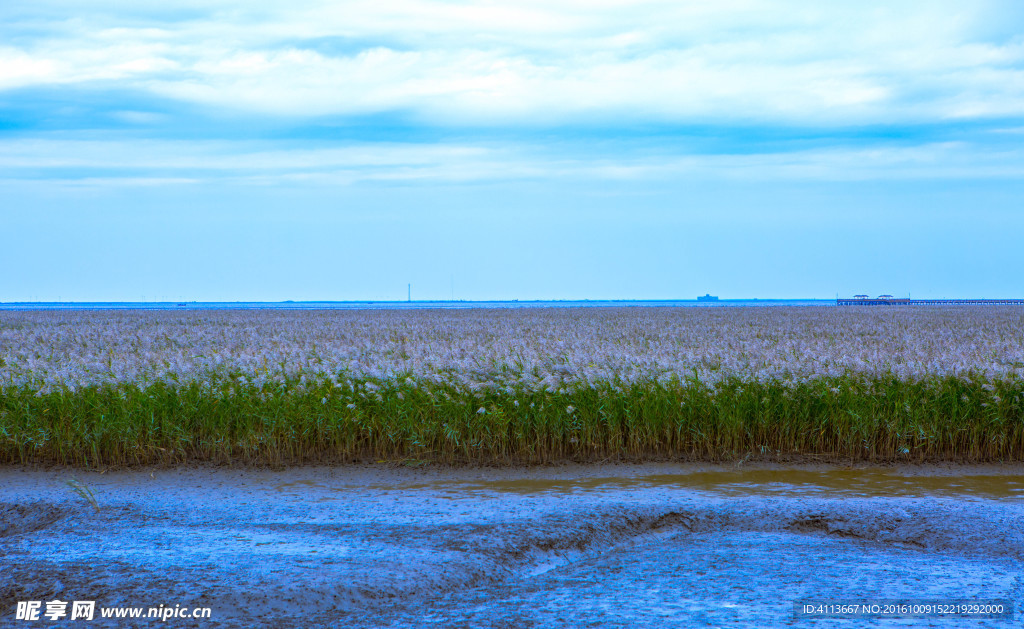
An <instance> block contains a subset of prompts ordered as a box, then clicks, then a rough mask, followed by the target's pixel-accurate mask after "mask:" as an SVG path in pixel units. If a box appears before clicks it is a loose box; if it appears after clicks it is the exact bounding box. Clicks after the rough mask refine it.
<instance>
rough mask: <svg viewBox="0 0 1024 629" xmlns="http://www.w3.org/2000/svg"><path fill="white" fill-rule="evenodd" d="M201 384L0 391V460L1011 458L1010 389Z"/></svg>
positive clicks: (1020, 444)
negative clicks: (511, 389)
mask: <svg viewBox="0 0 1024 629" xmlns="http://www.w3.org/2000/svg"><path fill="white" fill-rule="evenodd" d="M211 382H212V384H205V385H199V384H190V385H183V386H177V387H172V386H168V385H165V384H159V383H158V384H152V385H149V386H145V387H140V386H136V385H112V386H102V387H91V388H83V389H78V390H77V391H75V392H70V391H54V392H50V393H45V394H40V393H38V392H37V391H35V390H33V389H30V388H27V387H25V388H6V389H3V390H0V463H2V464H61V465H72V466H79V467H87V468H88V467H108V466H124V465H128V466H130V465H139V464H153V463H181V462H198V461H203V462H214V463H237V464H270V465H287V464H300V463H311V462H337V463H340V462H350V461H366V460H382V459H384V460H395V461H397V460H415V461H418V462H424V461H429V462H441V463H450V464H467V463H469V464H510V463H550V462H559V461H600V460H629V461H640V460H661V459H669V458H685V459H691V460H715V461H718V460H742V459H744V458H745V457H749V456H754V457H755V458H778V457H782V458H785V457H792V456H801V455H817V456H825V457H834V458H841V459H853V460H872V461H894V460H904V461H938V460H953V461H962V462H981V461H1010V460H1022V459H1024V382H1022V381H1020V380H1016V379H1014V380H999V381H993V382H987V381H984V380H982V379H980V378H975V379H970V378H957V377H946V378H934V379H927V380H916V381H905V380H899V379H897V378H895V377H882V378H874V377H872V378H865V377H859V376H856V375H847V376H843V377H838V378H822V379H817V380H813V381H809V382H806V383H802V384H795V385H794V384H792V383H790V384H783V383H781V382H751V381H743V380H740V379H733V380H729V381H726V382H724V383H720V384H719V385H718V386H717V387H715V388H711V387H708V386H705V385H703V384H701V383H700V382H696V381H679V380H674V381H671V382H668V383H662V384H658V383H645V384H635V385H617V384H615V383H606V384H604V385H598V386H596V387H595V388H579V389H575V390H570V391H568V392H564V393H558V392H550V391H526V390H519V391H514V392H513V393H509V392H507V391H494V390H485V391H481V392H475V393H473V392H469V391H466V390H463V389H457V388H452V387H446V386H443V385H438V384H427V383H423V382H419V383H416V382H414V381H412V379H408V380H406V379H404V378H399V379H397V380H396V381H394V382H368V381H351V380H350V381H344V380H343V381H342V382H343V384H342V386H340V387H339V386H335V385H333V384H331V383H330V382H326V381H323V382H317V381H314V382H313V383H308V382H305V383H304V382H300V381H298V380H289V381H286V382H284V383H282V384H276V385H268V386H262V387H254V386H252V385H247V384H245V383H244V381H242V380H239V377H238V376H230V377H220V378H219V379H217V380H214V381H211ZM368 384H369V385H370V386H371V387H372V386H378V387H379V389H378V390H377V391H373V390H368V389H367V385H368ZM350 405H354V408H351V407H350ZM479 409H483V412H482V413H481V412H479Z"/></svg>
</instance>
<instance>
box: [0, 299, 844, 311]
mask: <svg viewBox="0 0 1024 629" xmlns="http://www.w3.org/2000/svg"><path fill="white" fill-rule="evenodd" d="M835 304H836V302H835V300H834V299H721V300H718V301H697V300H696V299H674V300H653V299H652V300H643V299H635V300H634V299H625V300H566V301H557V300H556V301H189V302H173V301H171V302H164V301H103V302H100V301H97V302H85V301H79V302H9V303H4V302H0V310H414V309H460V308H735V307H769V306H835Z"/></svg>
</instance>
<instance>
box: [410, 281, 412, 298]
mask: <svg viewBox="0 0 1024 629" xmlns="http://www.w3.org/2000/svg"><path fill="white" fill-rule="evenodd" d="M409 301H412V283H411V282H410V283H409Z"/></svg>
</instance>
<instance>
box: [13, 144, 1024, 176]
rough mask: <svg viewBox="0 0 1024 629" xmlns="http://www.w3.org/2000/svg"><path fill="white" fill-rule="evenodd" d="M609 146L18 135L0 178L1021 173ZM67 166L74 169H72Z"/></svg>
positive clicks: (1003, 155)
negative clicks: (291, 144)
mask: <svg viewBox="0 0 1024 629" xmlns="http://www.w3.org/2000/svg"><path fill="white" fill-rule="evenodd" d="M623 148H626V149H628V148H629V147H628V146H626V147H622V146H606V147H604V148H603V149H600V150H592V151H584V150H579V147H575V149H574V150H573V151H572V152H571V153H564V152H558V150H557V149H553V148H551V147H545V146H541V145H530V144H515V145H503V146H500V147H498V146H483V145H469V144H462V145H460V144H411V143H390V144H385V143H362V144H352V145H347V146H341V147H321V148H310V147H302V148H291V149H287V148H281V147H279V146H275V145H273V144H266V143H259V142H211V141H204V142H194V141H180V140H179V141H166V140H161V141H157V140H148V141H132V142H118V141H69V140H40V139H35V140H11V141H7V142H3V143H0V177H2V178H3V179H5V180H7V181H14V180H18V179H21V180H40V181H42V182H43V183H45V184H46V185H50V184H53V183H61V182H63V183H74V184H75V185H84V184H92V183H95V182H101V183H103V184H104V185H108V186H109V185H115V184H117V182H119V181H121V182H124V183H125V184H126V185H139V182H143V183H145V184H147V185H153V184H159V183H165V184H181V183H194V182H198V181H218V180H219V181H228V182H233V183H241V184H255V185H271V184H282V183H285V184H288V183H297V184H303V185H348V184H353V183H357V182H373V181H377V182H406V183H418V182H420V183H431V184H433V183H446V182H447V183H463V182H490V181H510V180H523V179H529V180H538V181H539V180H544V181H555V182H557V181H569V180H577V181H583V180H587V181H602V180H618V181H628V182H659V181H660V182H665V181H679V180H683V179H691V180H709V179H712V180H721V181H732V180H744V181H779V180H785V181H862V180H896V179H946V178H981V179H983V178H1021V177H1024V149H1022V148H1019V147H1014V148H1009V149H1003V150H991V149H984V148H979V147H977V146H974V145H972V144H969V143H964V142H941V143H927V144H920V145H916V146H902V147H900V146H889V147H874V148H822V149H809V150H799V151H788V152H766V153H757V154H712V155H693V154H686V153H683V152H678V153H675V154H664V153H662V154H659V155H656V156H652V155H647V154H645V153H643V152H640V151H630V150H620V149H623ZM69 172H73V173H77V174H75V175H69Z"/></svg>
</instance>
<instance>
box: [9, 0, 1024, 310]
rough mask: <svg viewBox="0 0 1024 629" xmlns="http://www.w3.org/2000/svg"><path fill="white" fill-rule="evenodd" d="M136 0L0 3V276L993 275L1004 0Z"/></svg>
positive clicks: (1011, 289)
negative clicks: (134, 0) (827, 0)
mask: <svg viewBox="0 0 1024 629" xmlns="http://www.w3.org/2000/svg"><path fill="white" fill-rule="evenodd" d="M129 4H132V5H134V6H128V5H129ZM149 5H153V6H149ZM155 5H156V3H124V2H122V1H120V0H118V1H114V0H74V1H71V0H33V2H6V3H0V238H2V242H3V246H2V247H0V302H12V301H58V300H60V301H186V300H188V301H190V300H196V301H236V300H238V301H248V300H259V301H280V300H289V299H291V300H404V299H406V298H407V290H408V286H409V285H410V284H411V285H412V289H411V292H412V297H413V299H423V300H427V299H431V300H434V299H451V298H454V299H466V300H488V299H680V298H681V299H693V298H695V297H696V296H697V295H703V294H704V293H706V292H710V293H712V294H715V295H719V296H721V297H722V298H753V297H757V298H834V297H835V296H836V295H837V294H838V295H841V296H850V295H853V294H860V293H865V294H871V295H877V294H882V293H888V294H893V295H908V294H909V295H911V296H913V297H921V298H927V297H936V298H939V297H1018V298H1020V297H1024V273H1022V272H1021V269H1024V247H1022V246H1020V244H1019V242H1020V240H1021V236H1020V235H1021V234H1022V233H1024V3H1021V2H1019V0H1007V1H987V0H976V1H972V2H962V1H959V0H958V1H956V2H953V1H948V0H924V1H915V0H885V1H874V0H864V1H861V2H857V3H852V2H844V3H838V2H836V3H809V2H805V1H799V2H797V1H793V2H787V1H777V0H773V1H764V0H719V1H717V2H713V3H712V2H704V1H700V2H696V1H685V0H664V1H663V0H639V1H635V0H631V1H628V2H626V1H618V0H586V1H583V0H578V1H577V0H572V1H564V0H545V1H543V2H540V1H533V0H522V1H519V2H514V3H512V2H507V3H506V2H440V1H433V0H424V1H420V0H396V1H388V2H383V1H380V0H376V1H367V2H357V1H354V2H337V1H323V2H294V3H279V2H274V3H270V2H258V1H252V0H247V1H241V0H237V1H236V0H202V1H199V0H195V1H192V0H188V1H179V2H174V1H169V2H165V3H161V4H160V6H159V7H157V6H155Z"/></svg>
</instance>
